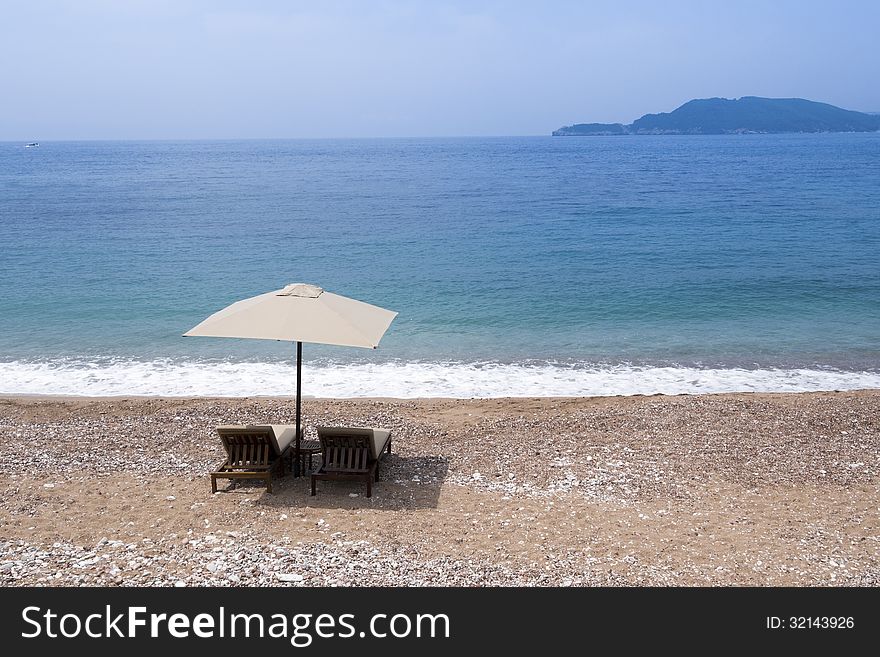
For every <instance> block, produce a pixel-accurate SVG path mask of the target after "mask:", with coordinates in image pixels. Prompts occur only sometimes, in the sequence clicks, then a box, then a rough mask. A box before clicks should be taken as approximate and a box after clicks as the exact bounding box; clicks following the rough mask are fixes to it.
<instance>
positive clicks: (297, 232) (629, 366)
mask: <svg viewBox="0 0 880 657" xmlns="http://www.w3.org/2000/svg"><path fill="white" fill-rule="evenodd" d="M0 243H2V244H3V245H4V247H3V254H4V255H3V258H2V260H0V393H3V392H6V393H9V392H38V391H43V392H62V393H80V394H113V393H118V394H127V393H131V392H140V393H156V394H160V393H161V394H214V393H223V394H256V393H258V392H261V391H266V392H274V393H280V392H283V391H285V390H286V388H284V387H283V385H287V383H286V382H285V383H284V384H283V385H282V384H278V387H277V389H276V388H275V387H273V386H275V385H276V384H275V383H272V382H274V381H276V380H277V379H278V375H279V374H280V373H282V372H283V371H284V369H283V368H286V367H287V359H288V358H289V357H290V354H291V353H292V350H291V348H290V347H289V345H283V344H277V343H268V344H264V343H256V342H247V341H230V340H207V339H202V340H199V339H186V340H184V339H182V338H181V337H180V334H181V333H183V331H185V330H186V329H188V328H189V327H191V326H192V325H194V324H196V323H197V322H198V321H200V320H201V319H203V318H204V317H205V316H207V315H208V314H210V313H211V312H213V311H215V310H218V309H219V308H221V307H223V306H225V305H226V304H228V303H230V302H232V301H234V300H236V299H239V298H242V297H246V296H251V295H254V294H258V293H260V292H264V291H268V290H271V289H276V288H278V287H281V286H283V285H284V284H286V283H289V282H295V281H306V282H312V283H316V284H319V285H321V286H323V287H325V288H326V289H328V290H331V291H334V292H338V293H340V294H345V295H348V296H353V297H356V298H359V299H363V300H365V301H369V302H371V303H376V304H379V305H382V306H385V307H388V308H392V309H394V310H397V311H399V312H400V316H399V317H398V319H397V320H396V321H395V322H394V324H393V325H392V328H391V330H390V331H389V333H388V334H387V336H386V338H385V339H384V341H383V343H382V348H381V349H379V350H378V351H376V352H365V351H360V350H353V349H332V348H323V347H317V346H314V347H313V346H309V347H307V349H306V356H307V358H308V359H309V366H310V367H311V368H312V371H311V374H312V376H313V381H314V382H315V387H314V388H313V389H312V391H313V392H315V393H316V394H339V395H348V394H396V395H398V396H409V395H414V394H424V395H431V394H454V395H462V396H470V395H471V394H478V395H481V396H483V395H492V394H540V393H546V394H602V393H614V392H620V391H623V392H633V391H638V392H651V391H691V390H693V391H701V390H715V389H823V388H839V387H858V386H862V387H863V386H866V385H880V383H878V382H880V374H878V372H880V257H878V253H880V134H852V135H850V134H838V135H778V136H776V135H743V136H729V137H728V136H719V137H659V136H658V137H631V138H625V137H624V138H601V137H598V138H580V139H579V138H550V137H546V138H545V137H535V138H497V139H429V140H347V141H330V140H328V141H231V142H84V143H75V142H67V143H43V144H41V146H40V147H39V148H31V149H25V148H23V145H22V144H12V143H5V144H0ZM441 365H442V367H441ZM221 368H231V370H229V371H227V370H221ZM352 368H354V369H352ZM230 372H231V374H230ZM230 376H232V377H233V379H236V380H237V381H238V385H237V387H236V385H233V384H229V383H228V379H229V377H230ZM823 377H824V378H823ZM833 377H837V378H833ZM352 379H354V380H356V381H357V383H356V384H353V383H352ZM518 381H519V382H520V383H518ZM670 381H672V382H674V385H673V387H672V388H669V387H664V386H668V385H670V384H669V382H670ZM615 382H616V383H615Z"/></svg>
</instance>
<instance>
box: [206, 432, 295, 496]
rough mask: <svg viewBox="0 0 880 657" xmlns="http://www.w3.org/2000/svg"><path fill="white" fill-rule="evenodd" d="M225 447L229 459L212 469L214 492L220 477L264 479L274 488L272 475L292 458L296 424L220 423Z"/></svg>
mask: <svg viewBox="0 0 880 657" xmlns="http://www.w3.org/2000/svg"><path fill="white" fill-rule="evenodd" d="M217 434H218V435H219V436H220V440H221V441H222V442H223V449H225V450H226V460H225V461H224V462H223V463H221V464H220V465H219V466H217V469H216V470H215V471H214V472H212V473H211V492H212V493H216V492H217V479H221V478H222V479H263V480H265V481H266V490H267V491H268V492H270V493H271V492H272V475H273V474H274V473H276V472H277V473H278V475H279V476H281V475H283V474H284V460H285V459H291V458H292V453H293V443H294V437H295V436H296V427H294V426H290V425H278V424H275V425H271V424H267V425H250V426H241V425H236V426H223V427H217Z"/></svg>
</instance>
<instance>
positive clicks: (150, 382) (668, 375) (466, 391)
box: [0, 360, 880, 398]
mask: <svg viewBox="0 0 880 657" xmlns="http://www.w3.org/2000/svg"><path fill="white" fill-rule="evenodd" d="M303 379H304V381H303V394H304V395H306V396H310V397H339V398H345V397H399V398H413V397H460V398H469V397H531V396H592V395H635V394H643V395H650V394H655V393H662V394H667V395H673V394H681V393H691V394H695V393H715V392H744V391H749V392H806V391H817V390H854V389H862V388H880V372H876V371H866V372H846V371H840V370H819V369H734V368H732V369H699V368H692V367H641V366H634V365H614V366H586V365H580V366H569V365H554V364H541V365H517V364H500V363H406V362H403V363H394V362H391V363H358V364H315V363H310V364H309V363H307V364H306V365H305V366H304V372H303ZM295 390H296V374H295V370H294V368H293V367H292V366H291V365H290V364H289V363H280V362H278V363H260V362H244V363H236V362H222V363H218V362H210V363H207V362H175V361H135V360H128V361H116V362H109V363H97V362H94V363H92V362H83V361H52V362H23V361H12V362H0V394H17V395H79V396H111V395H161V396H229V397H246V396H258V395H278V396H290V395H292V394H294V393H295Z"/></svg>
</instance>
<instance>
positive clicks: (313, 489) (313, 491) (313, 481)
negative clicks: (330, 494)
mask: <svg viewBox="0 0 880 657" xmlns="http://www.w3.org/2000/svg"><path fill="white" fill-rule="evenodd" d="M314 495H315V475H312V496H313V497H314Z"/></svg>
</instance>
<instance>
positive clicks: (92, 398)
mask: <svg viewBox="0 0 880 657" xmlns="http://www.w3.org/2000/svg"><path fill="white" fill-rule="evenodd" d="M870 393H880V388H854V389H851V390H805V391H800V392H789V391H779V392H776V391H753V390H742V391H730V392H678V393H672V394H668V393H664V392H654V393H633V394H613V395H547V396H541V395H499V396H489V397H381V396H369V397H316V396H312V395H306V394H304V395H303V396H302V398H303V401H306V400H308V401H313V402H359V401H362V402H431V401H444V402H470V401H493V400H547V401H561V400H577V399H580V400H597V399H650V398H653V397H662V398H666V399H675V398H677V397H737V396H740V395H746V396H750V397H763V396H768V397H774V396H784V397H788V396H797V395H835V394H841V395H849V394H857V395H858V394H870ZM127 399H132V400H150V399H161V400H165V401H237V400H240V401H247V400H249V399H257V400H269V401H273V400H274V401H290V402H296V396H295V395H228V396H226V395H137V394H133V395H63V394H46V395H35V394H31V393H21V394H18V393H0V402H3V401H5V400H10V401H12V400H19V401H29V400H32V401H59V402H63V401H83V402H100V401H120V400H127Z"/></svg>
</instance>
